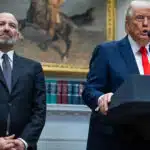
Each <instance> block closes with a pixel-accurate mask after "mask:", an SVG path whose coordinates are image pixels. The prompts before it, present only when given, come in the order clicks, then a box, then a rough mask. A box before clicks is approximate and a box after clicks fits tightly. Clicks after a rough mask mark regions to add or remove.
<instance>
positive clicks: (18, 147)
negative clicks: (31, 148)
mask: <svg viewBox="0 0 150 150" xmlns="http://www.w3.org/2000/svg"><path fill="white" fill-rule="evenodd" d="M14 144H15V147H14V148H15V150H25V145H24V143H23V142H22V141H21V140H19V139H15V140H14Z"/></svg>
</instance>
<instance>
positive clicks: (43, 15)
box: [18, 0, 73, 59]
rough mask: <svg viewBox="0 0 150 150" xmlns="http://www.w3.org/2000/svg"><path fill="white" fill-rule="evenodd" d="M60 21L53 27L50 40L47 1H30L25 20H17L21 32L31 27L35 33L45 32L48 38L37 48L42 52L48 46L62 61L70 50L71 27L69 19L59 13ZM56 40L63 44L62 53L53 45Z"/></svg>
mask: <svg viewBox="0 0 150 150" xmlns="http://www.w3.org/2000/svg"><path fill="white" fill-rule="evenodd" d="M60 19H61V23H59V24H56V25H55V35H54V37H53V38H51V37H50V34H49V29H50V24H51V19H50V11H49V8H48V2H47V0H31V4H30V7H29V9H28V11H27V15H26V18H25V19H23V20H18V21H19V30H20V31H23V29H24V28H25V27H27V26H32V27H33V28H34V29H36V30H37V31H38V30H43V31H45V32H43V33H45V34H46V35H48V37H49V38H47V39H46V40H45V41H44V42H42V43H40V44H38V46H39V47H40V48H41V49H42V50H43V51H46V50H47V49H48V46H50V47H52V48H54V50H56V51H57V52H58V53H59V54H60V56H61V59H64V57H68V54H69V49H70V48H71V40H70V34H71V32H72V29H73V26H72V25H71V23H70V21H69V20H70V19H69V17H67V16H66V15H64V14H63V13H60ZM57 39H62V40H63V41H64V42H65V44H66V50H65V51H64V52H63V51H62V50H61V48H60V47H59V46H58V45H56V44H55V45H54V44H53V41H56V40H57Z"/></svg>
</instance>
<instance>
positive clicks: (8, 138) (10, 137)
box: [4, 134, 15, 140]
mask: <svg viewBox="0 0 150 150" xmlns="http://www.w3.org/2000/svg"><path fill="white" fill-rule="evenodd" d="M14 138H15V134H13V135H11V136H6V137H4V139H5V140H10V139H14Z"/></svg>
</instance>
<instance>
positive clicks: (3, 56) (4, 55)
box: [2, 53, 9, 61]
mask: <svg viewBox="0 0 150 150" xmlns="http://www.w3.org/2000/svg"><path fill="white" fill-rule="evenodd" d="M2 58H3V60H4V61H7V60H9V57H8V55H7V54H5V53H4V54H3V55H2Z"/></svg>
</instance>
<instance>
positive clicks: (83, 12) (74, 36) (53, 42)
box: [0, 0, 107, 68]
mask: <svg viewBox="0 0 150 150" xmlns="http://www.w3.org/2000/svg"><path fill="white" fill-rule="evenodd" d="M51 1H52V0H13V2H12V0H1V2H0V3H1V4H0V10H1V11H9V12H11V13H13V14H15V15H16V17H17V20H18V21H19V28H20V32H21V37H22V40H20V41H19V42H18V43H17V45H16V47H15V50H16V51H17V53H19V54H20V55H23V56H25V57H28V58H31V59H34V60H37V61H40V62H46V63H56V64H68V65H73V66H75V67H79V68H88V64H89V61H90V58H91V55H92V51H93V49H94V48H95V46H96V45H97V44H99V43H102V42H104V41H106V15H107V14H106V9H107V8H106V6H107V1H106V0H64V1H63V3H61V4H60V7H59V8H57V12H55V13H56V14H57V13H58V12H59V13H58V17H59V22H58V23H55V24H53V26H52V20H51V18H52V17H53V16H52V10H51ZM56 14H55V15H56ZM52 27H53V28H52ZM51 28H52V30H51ZM51 31H53V35H52V32H51Z"/></svg>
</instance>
